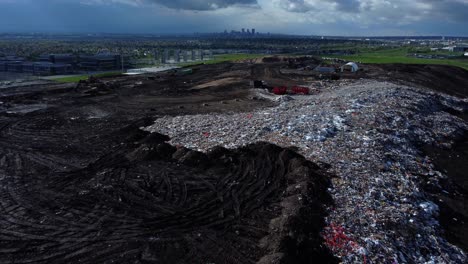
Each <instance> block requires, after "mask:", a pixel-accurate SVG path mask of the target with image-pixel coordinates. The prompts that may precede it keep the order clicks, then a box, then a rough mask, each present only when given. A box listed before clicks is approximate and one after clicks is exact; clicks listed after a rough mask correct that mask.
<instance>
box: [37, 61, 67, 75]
mask: <svg viewBox="0 0 468 264" xmlns="http://www.w3.org/2000/svg"><path fill="white" fill-rule="evenodd" d="M72 72H73V67H72V65H71V64H65V63H51V62H35V63H34V74H35V75H61V74H68V73H72Z"/></svg>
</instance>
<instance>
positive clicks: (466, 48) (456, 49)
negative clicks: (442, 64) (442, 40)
mask: <svg viewBox="0 0 468 264" xmlns="http://www.w3.org/2000/svg"><path fill="white" fill-rule="evenodd" d="M465 51H468V46H455V47H453V52H465Z"/></svg>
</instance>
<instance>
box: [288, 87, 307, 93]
mask: <svg viewBox="0 0 468 264" xmlns="http://www.w3.org/2000/svg"><path fill="white" fill-rule="evenodd" d="M291 92H292V93H293V94H309V88H307V87H301V86H293V87H292V88H291Z"/></svg>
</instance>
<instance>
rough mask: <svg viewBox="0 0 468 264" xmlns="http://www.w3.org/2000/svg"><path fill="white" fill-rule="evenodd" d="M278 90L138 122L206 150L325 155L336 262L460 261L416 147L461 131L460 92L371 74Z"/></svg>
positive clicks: (429, 168) (448, 140)
mask: <svg viewBox="0 0 468 264" xmlns="http://www.w3.org/2000/svg"><path fill="white" fill-rule="evenodd" d="M285 97H287V98H286V99H287V100H286V99H285V100H280V101H279V102H281V103H280V104H279V105H278V106H276V107H273V108H268V109H262V110H258V111H256V112H252V113H232V114H219V115H215V114H210V115H191V116H176V117H161V118H159V119H157V120H156V121H155V124H154V125H152V126H150V127H147V128H145V130H148V131H152V132H158V133H162V134H166V135H168V136H169V137H171V143H172V144H175V145H183V146H185V147H188V148H192V149H198V150H200V151H204V152H206V151H208V150H209V149H211V148H213V147H215V146H218V145H221V146H223V147H226V148H237V147H239V146H244V145H247V144H250V143H254V142H258V141H266V142H270V143H274V144H277V145H279V146H282V147H295V148H296V149H297V150H298V152H299V153H300V154H302V155H304V156H305V157H306V158H308V159H310V160H311V161H314V162H316V163H319V164H329V165H330V169H329V170H330V172H332V173H333V174H334V175H335V176H336V177H335V178H333V179H332V182H333V188H330V190H329V192H330V194H331V195H332V197H333V199H334V203H335V205H334V206H333V207H330V208H329V216H328V218H327V224H328V226H327V228H326V229H325V230H324V233H323V237H324V238H325V240H326V244H327V246H328V247H329V248H330V249H331V250H332V251H333V253H334V254H335V256H337V257H339V258H341V260H342V261H343V262H344V263H354V262H364V263H366V262H368V263H411V262H413V263H414V262H417V263H465V261H466V260H467V257H466V255H465V253H464V252H463V251H462V250H461V249H459V248H458V247H456V246H454V245H452V244H450V243H448V242H447V241H446V240H445V239H444V238H443V237H442V230H441V227H440V225H439V223H438V221H437V216H438V213H439V209H438V207H437V205H436V204H435V203H434V202H433V201H430V199H429V198H428V196H427V195H425V193H424V191H423V190H422V188H421V182H422V181H424V184H430V185H434V186H435V187H440V186H439V181H440V180H441V179H443V178H444V177H445V176H444V174H443V173H441V172H439V171H436V170H435V168H434V165H433V164H432V163H431V161H430V160H429V158H427V157H425V156H423V155H422V154H421V152H420V151H419V150H418V147H417V146H418V145H421V144H432V145H436V146H440V147H450V145H451V144H453V142H454V140H456V139H457V137H459V136H460V135H462V134H463V133H464V132H466V131H468V124H467V123H466V122H464V121H463V120H462V119H460V118H458V117H457V116H456V115H454V114H453V113H456V112H460V113H463V112H466V111H467V110H468V100H466V99H458V98H456V97H451V96H448V95H442V94H438V93H435V92H430V91H427V90H423V89H418V88H411V87H407V86H402V85H397V84H392V83H389V82H379V81H372V80H359V81H356V82H354V83H352V84H347V85H343V86H335V87H333V88H328V89H323V90H322V92H321V93H320V94H319V95H316V96H315V95H314V96H285ZM449 112H450V113H449ZM451 113H452V114H451Z"/></svg>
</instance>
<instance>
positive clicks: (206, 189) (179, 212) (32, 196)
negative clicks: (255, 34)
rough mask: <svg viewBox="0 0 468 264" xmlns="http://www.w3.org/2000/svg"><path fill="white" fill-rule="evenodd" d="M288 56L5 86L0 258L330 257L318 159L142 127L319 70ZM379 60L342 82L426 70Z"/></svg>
mask: <svg viewBox="0 0 468 264" xmlns="http://www.w3.org/2000/svg"><path fill="white" fill-rule="evenodd" d="M301 63H304V62H301ZM310 63H316V61H311V62H310ZM285 65H286V64H285V63H282V62H273V63H267V64H262V63H256V64H249V63H223V64H218V65H200V66H195V67H193V71H194V73H193V74H191V75H184V76H178V75H177V74H176V73H174V72H171V71H168V72H164V73H158V74H147V75H139V76H121V77H114V78H108V79H99V80H90V81H87V82H82V83H80V84H78V85H76V84H57V83H52V82H51V83H47V84H38V85H29V86H15V87H12V88H5V89H1V90H0V263H115V262H117V263H194V262H195V263H311V262H312V261H316V262H318V263H335V262H337V259H336V258H334V257H333V256H332V255H331V253H330V252H329V250H328V249H327V248H326V247H325V246H324V243H323V239H322V237H321V235H320V233H321V232H322V230H323V228H324V218H325V217H326V212H325V210H324V208H325V207H326V206H329V205H331V204H332V203H333V201H332V199H331V197H330V196H329V194H328V193H327V189H328V188H329V178H330V175H328V174H327V173H325V172H324V171H323V170H322V169H321V168H320V167H319V166H317V165H316V164H314V163H312V162H310V161H308V160H306V159H305V158H304V157H302V156H301V155H299V154H297V153H296V152H295V151H294V150H292V149H286V148H280V147H277V146H274V145H271V144H267V143H256V144H253V145H248V146H246V147H242V148H239V149H234V150H227V149H224V148H216V149H214V150H212V151H210V152H208V153H201V152H197V151H193V150H190V149H186V148H184V147H181V146H172V145H169V144H168V143H166V142H167V141H168V140H169V138H168V137H167V136H164V135H160V134H149V133H147V132H144V131H143V130H141V129H140V128H142V127H145V126H148V125H150V124H152V122H153V121H154V120H155V119H156V118H157V117H161V116H166V115H170V116H177V115H187V114H209V113H220V112H221V113H223V112H238V111H242V112H247V111H251V110H254V109H258V108H264V107H271V106H274V105H276V104H277V103H275V102H272V101H270V100H265V99H262V98H258V97H257V96H256V95H255V93H252V91H251V88H250V85H249V82H250V81H251V80H256V79H262V80H265V81H267V82H268V83H269V84H271V85H275V84H286V85H295V84H301V83H303V82H307V81H310V80H314V79H315V77H310V78H309V77H304V76H297V75H285V74H282V73H281V70H280V68H282V67H285ZM374 67H377V68H375V69H374V70H372V69H369V72H362V73H359V74H357V75H350V76H347V77H346V76H345V78H351V79H355V78H361V77H369V76H370V72H374V73H375V72H377V73H378V74H377V75H376V76H372V77H373V78H374V77H375V78H377V79H381V78H384V79H385V78H387V79H393V78H396V77H395V75H397V74H398V76H397V77H398V80H401V81H408V80H409V81H414V80H419V79H418V78H419V77H421V74H419V75H418V73H413V72H411V73H407V74H406V75H405V74H404V73H401V72H399V73H393V75H391V74H388V70H387V69H386V68H385V67H386V66H385V67H380V66H374ZM430 70H431V69H429V71H430ZM444 71H446V72H449V73H450V72H452V71H456V70H455V68H450V67H447V68H444ZM425 74H427V73H425V72H424V75H425ZM464 74H465V75H466V72H465V73H464ZM415 76H416V77H417V78H415ZM418 76H419V77H418ZM421 78H422V77H421ZM464 81H466V79H464V80H462V81H461V82H464ZM415 82H416V81H415ZM464 84H465V85H466V82H465V83H464ZM454 85H456V84H454ZM440 86H441V87H447V86H446V85H443V83H441V84H440ZM194 87H196V88H195V89H194ZM429 88H432V89H441V88H440V87H429ZM454 93H455V94H456V95H460V92H458V91H455V92H454ZM465 96H466V93H465ZM430 151H432V152H434V153H435V152H436V151H434V150H430ZM465 213H466V212H463V214H465Z"/></svg>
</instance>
